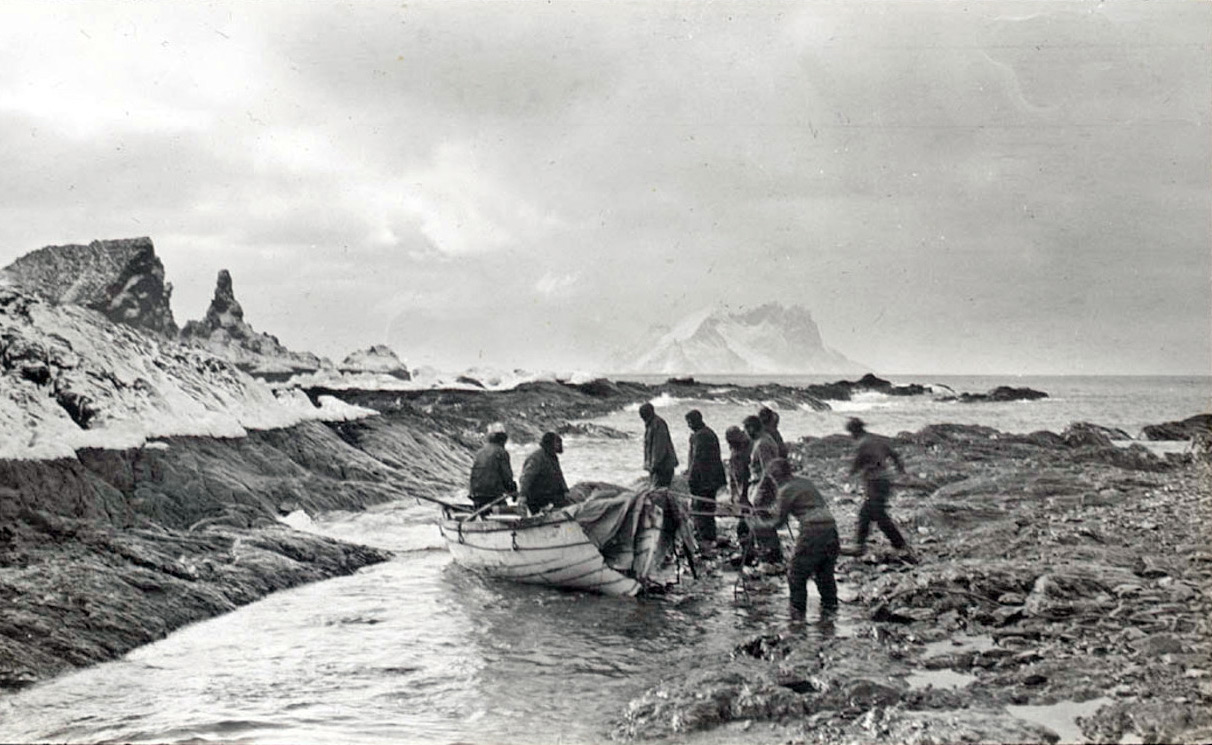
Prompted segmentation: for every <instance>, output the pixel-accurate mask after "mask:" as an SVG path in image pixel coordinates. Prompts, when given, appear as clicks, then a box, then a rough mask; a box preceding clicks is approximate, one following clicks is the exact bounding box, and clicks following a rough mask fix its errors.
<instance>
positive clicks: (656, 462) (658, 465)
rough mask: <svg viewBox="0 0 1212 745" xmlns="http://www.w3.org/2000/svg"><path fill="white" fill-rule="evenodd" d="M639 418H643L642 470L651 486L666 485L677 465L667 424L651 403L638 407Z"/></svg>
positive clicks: (676, 455)
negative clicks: (646, 473) (649, 479)
mask: <svg viewBox="0 0 1212 745" xmlns="http://www.w3.org/2000/svg"><path fill="white" fill-rule="evenodd" d="M640 419H643V420H644V470H645V471H647V472H648V475H649V477H650V478H651V479H652V485H653V486H665V487H668V486H669V485H670V484H672V483H673V472H674V470H676V469H677V467H678V454H677V453H676V452H674V450H673V440H672V439H671V438H670V437H669V425H668V424H666V423H665V420H664V419H662V418H660V417H659V416H657V414H656V409H654V408H653V407H652V404H647V403H646V404H644V405H643V406H641V407H640Z"/></svg>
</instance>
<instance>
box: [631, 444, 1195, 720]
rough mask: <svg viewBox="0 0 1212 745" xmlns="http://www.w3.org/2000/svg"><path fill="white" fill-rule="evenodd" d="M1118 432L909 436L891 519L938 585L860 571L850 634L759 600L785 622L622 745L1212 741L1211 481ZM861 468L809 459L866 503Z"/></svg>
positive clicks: (776, 595)
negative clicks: (848, 476)
mask: <svg viewBox="0 0 1212 745" xmlns="http://www.w3.org/2000/svg"><path fill="white" fill-rule="evenodd" d="M1098 429H1099V428H1096V427H1091V426H1089V425H1083V426H1077V427H1071V428H1070V429H1069V430H1066V432H1065V433H1062V434H1059V435H1057V434H1052V433H1043V432H1041V433H1035V434H1032V435H1009V434H1005V433H1000V432H997V431H995V430H992V429H989V428H987V427H976V426H960V425H937V426H930V427H926V428H924V429H922V430H921V431H919V432H916V433H901V434H900V435H899V436H898V437H897V438H896V446H897V447H898V449H899V451H900V452H901V454H902V456H904V457H905V460H906V465H907V468H908V469H909V476H908V477H906V478H905V479H903V482H902V483H901V484H900V485H899V486H898V490H897V493H898V496H897V498H896V499H895V501H894V507H893V514H894V516H895V517H896V519H898V521H900V523H901V524H902V526H904V527H906V528H908V530H909V532H910V535H911V536H912V540H913V543H914V544H915V548H916V551H917V553H918V554H919V557H920V563H917V564H908V563H904V562H902V561H900V560H898V559H897V558H896V557H895V556H894V555H892V554H891V553H880V552H878V551H877V552H875V553H874V554H869V555H868V556H867V557H864V558H862V559H847V558H843V559H842V560H841V562H840V564H839V567H838V578H839V583H840V588H841V593H842V597H843V600H844V601H848V602H845V603H844V607H845V608H846V610H845V611H844V615H846V616H847V617H848V619H849V620H848V621H847V622H846V623H845V624H839V625H838V628H833V627H830V626H826V627H819V628H818V627H811V626H810V627H809V628H807V629H802V628H800V629H797V628H793V627H789V626H788V624H787V622H786V621H784V620H782V619H785V618H786V609H785V608H784V607H783V605H784V603H785V602H786V600H785V597H786V594H785V593H786V591H785V581H784V580H783V579H782V577H778V576H776V577H769V578H763V577H756V578H754V579H753V580H751V581H750V585H751V591H750V598H751V602H752V603H753V604H754V605H755V606H756V607H758V608H764V609H765V610H766V612H767V614H768V616H769V617H771V618H772V619H778V620H772V621H771V622H769V623H768V624H767V627H766V628H762V629H755V633H754V634H753V635H751V636H748V637H740V638H738V639H736V640H735V645H734V647H733V652H732V654H731V655H729V656H728V657H726V658H722V659H717V660H710V661H702V660H701V661H699V662H698V664H697V665H696V669H697V670H698V671H699V672H698V673H697V674H696V676H695V677H694V678H693V679H689V680H686V679H681V680H670V681H668V682H667V683H665V684H662V685H660V686H658V687H656V688H654V689H652V690H650V691H648V692H647V693H646V694H644V695H643V696H641V697H639V698H637V699H636V700H634V701H633V702H632V703H631V705H630V707H629V709H628V711H627V713H626V715H625V717H624V718H623V720H622V721H621V722H620V724H619V727H618V730H617V732H616V733H615V734H616V736H617V737H620V738H623V739H651V738H661V739H665V740H667V741H671V742H703V743H714V742H737V743H744V742H753V743H758V742H787V743H803V742H822V743H824V742H828V743H837V742H870V741H876V740H878V741H895V742H909V743H945V742H961V741H963V742H975V741H981V742H1050V741H1056V736H1057V734H1061V733H1063V736H1064V738H1065V739H1066V740H1067V741H1072V740H1075V739H1078V738H1079V737H1085V738H1089V739H1090V740H1092V741H1098V742H1130V741H1135V742H1206V741H1208V740H1209V739H1212V708H1210V707H1209V704H1210V703H1212V635H1210V633H1209V632H1210V630H1212V629H1210V622H1209V620H1208V619H1209V618H1212V596H1210V592H1209V591H1210V590H1212V551H1210V550H1209V543H1208V528H1207V526H1208V524H1209V522H1208V518H1209V517H1210V512H1212V478H1210V477H1212V464H1210V462H1209V461H1208V460H1207V458H1206V454H1204V456H1203V457H1202V458H1194V459H1192V458H1191V457H1190V456H1188V455H1185V454H1178V455H1172V456H1171V457H1168V458H1158V457H1157V456H1155V455H1153V454H1152V453H1150V452H1148V451H1146V450H1144V449H1143V448H1140V447H1139V446H1136V447H1132V448H1128V449H1121V448H1118V447H1116V446H1113V445H1111V443H1110V441H1109V439H1108V438H1107V436H1106V435H1105V434H1099V433H1098ZM1092 433H1095V434H1092ZM851 448H852V443H851V442H850V441H848V440H847V439H846V438H843V437H836V436H835V437H827V438H823V439H812V440H807V441H805V442H803V443H800V444H799V446H798V448H797V452H796V457H797V459H798V461H799V463H800V467H801V468H803V469H804V471H805V472H806V473H807V474H809V475H810V476H811V477H812V478H813V479H814V480H816V481H817V482H818V483H819V484H821V485H822V486H823V487H824V489H825V491H826V492H827V493H830V494H839V493H846V492H845V487H844V481H845V467H846V465H847V462H848V460H847V457H848V455H849V453H850V451H851ZM859 501H860V500H859V498H858V496H857V495H850V494H847V496H844V497H842V498H840V499H838V500H836V502H835V504H834V513H835V515H836V516H837V518H838V520H839V525H843V526H846V528H850V527H851V526H853V524H854V522H853V521H854V520H855V517H856V511H857V507H858V504H859ZM717 574H719V570H718V569H717ZM720 576H722V577H724V578H727V577H729V576H730V574H729V573H728V572H723V573H722V574H720ZM753 587H756V589H753ZM812 610H813V609H812V607H811V606H810V613H811V612H812ZM1045 717H1047V718H1046V719H1045ZM1033 718H1034V721H1033ZM1044 721H1047V722H1048V724H1049V725H1050V726H1049V727H1045V726H1043V724H1041V723H1040V722H1044Z"/></svg>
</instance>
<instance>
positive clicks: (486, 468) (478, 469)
mask: <svg viewBox="0 0 1212 745" xmlns="http://www.w3.org/2000/svg"><path fill="white" fill-rule="evenodd" d="M507 442H509V435H508V433H506V432H505V428H504V427H503V426H501V425H499V424H494V425H492V426H491V427H489V432H488V441H487V442H486V443H485V444H484V447H482V448H480V450H479V452H477V453H476V456H475V460H473V461H472V464H471V485H470V488H469V489H468V494H469V496H470V497H471V501H472V505H473V508H474V509H475V511H476V512H486V511H488V509H489V508H491V507H493V506H495V505H498V504H501V503H502V502H504V501H505V500H506V499H508V498H511V497H512V498H516V500H517V504H518V510H519V511H520V512H521V513H522V514H526V513H527V512H528V511H529V512H542V511H543V510H544V509H547V508H549V507H550V508H551V509H558V508H560V507H564V506H565V505H567V504H568V483H567V482H566V481H565V480H564V471H563V469H561V468H560V453H562V452H564V441H563V440H562V439H561V438H560V436H559V435H557V434H556V433H555V432H545V433H543V436H542V437H541V438H540V439H539V447H538V448H536V449H535V451H534V452H533V453H531V454H530V455H528V456H526V461H525V462H524V463H523V464H522V479H521V483H520V484H519V483H517V482H515V481H514V480H513V468H512V467H511V466H510V463H509V452H508V451H506V450H505V443H507Z"/></svg>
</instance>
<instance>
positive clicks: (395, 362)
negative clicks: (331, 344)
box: [337, 344, 412, 380]
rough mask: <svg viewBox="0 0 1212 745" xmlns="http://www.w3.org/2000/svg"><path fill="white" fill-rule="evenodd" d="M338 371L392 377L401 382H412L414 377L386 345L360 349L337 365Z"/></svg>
mask: <svg viewBox="0 0 1212 745" xmlns="http://www.w3.org/2000/svg"><path fill="white" fill-rule="evenodd" d="M337 370H339V371H340V372H343V373H350V374H355V375H356V374H358V373H372V374H382V375H390V376H392V377H393V378H399V379H400V380H411V379H412V375H411V374H410V373H409V372H408V368H407V367H405V366H404V363H403V362H401V361H400V358H399V357H398V356H396V353H395V352H393V351H392V350H391V347H388V346H387V345H385V344H375V345H374V346H372V347H369V348H367V349H360V350H358V351H356V352H353V353H352V354H350V355H349V356H348V357H346V358H345V359H344V360H342V361H341V364H340V365H337Z"/></svg>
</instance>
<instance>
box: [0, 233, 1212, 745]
mask: <svg viewBox="0 0 1212 745" xmlns="http://www.w3.org/2000/svg"><path fill="white" fill-rule="evenodd" d="M3 276H4V281H3V282H2V283H0V383H2V384H3V395H0V444H2V445H3V448H2V450H0V597H3V600H4V611H3V613H2V614H0V688H4V689H10V690H17V689H21V688H25V687H28V686H30V685H32V684H34V683H37V682H39V681H43V680H46V679H48V678H51V677H53V676H56V675H59V674H61V673H64V672H67V671H71V670H74V669H78V668H81V667H85V666H88V665H92V664H94V663H98V662H102V661H107V660H113V659H116V658H118V657H121V656H122V655H124V654H125V653H127V652H129V651H131V650H133V649H135V648H137V647H139V646H141V645H145V644H147V643H149V642H152V641H154V640H157V639H161V638H163V637H165V636H166V635H167V634H169V633H171V632H172V631H174V630H176V629H179V628H181V627H183V626H185V625H188V624H191V623H194V622H197V621H201V620H203V619H207V618H211V617H214V616H217V615H219V614H223V613H226V612H228V611H231V610H233V609H235V608H237V607H239V606H242V605H246V604H248V603H251V602H253V601H255V600H258V599H260V598H263V597H265V596H267V595H268V594H270V593H273V592H275V591H277V590H282V589H285V588H289V587H294V586H298V585H301V584H304V583H309V582H315V581H319V580H324V579H328V578H333V577H338V576H342V575H348V574H350V573H353V572H357V571H358V570H359V569H362V568H364V567H368V566H371V565H374V564H376V563H379V562H383V561H386V560H388V559H389V558H390V555H389V553H388V552H386V551H384V550H381V549H376V548H370V547H366V546H361V545H357V544H354V543H350V542H344V541H339V540H334V539H331V538H326V537H322V536H319V535H316V534H313V533H308V532H302V531H299V530H295V529H293V528H291V527H290V526H289V525H288V524H286V522H288V521H289V519H290V518H291V517H292V516H297V515H300V514H305V515H307V516H311V517H317V516H321V515H323V514H325V513H327V512H331V511H334V510H342V511H351V512H357V511H360V510H365V509H367V508H369V507H373V506H375V505H382V504H385V503H389V502H392V501H395V500H402V499H410V498H411V499H434V500H450V501H461V499H462V494H463V493H464V492H465V481H466V474H467V469H468V467H469V464H470V459H471V453H472V452H473V449H474V448H475V447H477V446H478V445H479V444H480V442H481V439H482V436H483V433H484V431H485V429H486V428H487V426H488V425H489V424H490V423H493V422H504V423H505V425H506V428H507V429H508V431H509V434H510V436H511V438H512V440H513V441H515V442H519V443H530V442H533V441H535V440H537V438H538V436H539V435H540V434H541V433H542V432H544V431H547V430H552V431H558V432H562V433H565V434H569V435H575V436H579V437H584V438H586V439H587V441H593V440H594V439H595V438H600V439H609V438H626V437H628V435H627V434H626V433H623V432H618V431H616V430H613V429H611V428H609V427H606V426H604V425H601V424H595V423H593V422H588V421H587V420H591V419H594V418H596V417H601V416H603V415H606V414H609V413H611V412H618V411H620V410H622V409H624V408H626V407H629V406H634V405H635V404H638V403H640V402H644V401H650V400H655V399H667V400H680V401H687V400H689V401H700V402H708V403H729V404H736V405H742V406H753V407H756V406H757V405H758V404H760V403H765V404H771V405H775V406H779V407H784V408H788V409H794V410H805V411H828V410H830V408H831V407H832V406H837V405H839V403H841V402H848V401H850V400H851V399H852V398H854V397H858V396H865V395H873V394H878V395H881V396H889V397H898V396H910V397H911V396H919V397H920V396H935V397H936V398H937V400H940V401H953V402H955V403H957V404H958V403H963V404H971V405H972V406H982V405H987V404H988V403H989V402H1004V401H1007V400H1015V401H1017V400H1021V401H1033V400H1037V399H1040V398H1046V396H1047V393H1046V392H1044V391H1038V390H1033V389H1030V388H1023V387H1012V386H999V387H997V388H994V389H992V390H990V391H987V392H980V391H976V392H956V391H951V390H944V391H941V392H940V391H936V390H935V389H932V388H931V387H930V386H929V385H927V384H923V383H914V384H908V385H894V384H892V383H890V382H889V381H887V380H883V379H881V378H878V377H876V376H873V375H869V376H865V377H862V378H859V379H856V380H851V381H836V382H833V383H828V384H819V385H800V386H793V385H779V384H765V383H763V384H752V383H741V384H732V383H729V384H720V383H712V384H706V383H702V382H699V381H696V380H694V379H693V378H671V379H669V380H666V381H664V382H660V383H638V382H628V381H613V380H607V379H604V378H588V377H580V378H572V377H569V378H560V377H558V376H547V377H540V378H535V379H531V380H528V381H525V382H520V383H509V384H501V383H500V382H498V381H489V380H486V379H479V378H476V377H474V376H472V375H462V376H459V377H457V378H454V379H452V380H449V381H438V382H436V383H433V384H423V383H420V382H418V381H417V380H416V376H415V375H413V374H412V373H410V372H409V371H408V370H407V369H406V368H405V367H404V365H403V364H402V363H401V362H400V361H399V359H398V358H397V357H396V356H395V354H394V353H393V352H391V350H388V349H386V348H378V347H375V348H371V349H370V350H365V351H363V352H360V353H355V354H353V355H351V356H350V357H349V358H347V359H346V360H345V361H344V362H342V363H340V364H339V365H333V364H332V363H330V362H327V361H326V360H323V359H321V358H319V357H316V356H315V355H311V354H309V353H297V352H291V351H290V350H287V349H286V348H285V347H283V346H282V345H281V343H280V342H279V341H278V340H277V339H276V338H275V337H272V336H269V335H267V334H263V333H258V332H256V331H254V330H253V329H252V327H251V326H250V325H249V324H248V323H247V322H246V321H245V319H244V316H243V311H242V309H241V307H240V305H239V303H238V302H237V301H236V299H235V294H234V290H233V281H232V277H231V276H230V275H229V274H228V273H227V272H222V273H220V275H219V278H218V283H217V287H216V292H215V297H214V300H213V302H212V305H211V308H210V309H209V310H208V312H207V314H206V316H205V318H204V319H203V320H202V321H193V322H189V323H187V324H186V325H185V327H184V331H179V330H178V326H177V324H176V322H175V320H174V319H173V316H172V312H171V309H170V308H169V305H168V303H169V298H170V295H171V287H170V286H168V285H167V283H165V282H164V273H163V267H162V266H160V263H159V260H158V259H156V258H155V255H154V248H153V247H152V245H151V242H150V240H148V239H135V240H132V241H116V242H100V241H99V242H96V243H94V244H92V245H90V246H74V247H49V248H47V249H43V250H42V251H39V252H35V254H31V255H30V256H29V257H26V258H25V259H22V260H20V261H19V262H17V263H16V264H14V265H13V266H12V267H10V268H9V269H8V270H6V272H5V273H4V275H3ZM67 276H73V277H76V281H74V282H71V283H68V282H65V281H63V279H62V278H63V277H67ZM1192 413H1193V414H1196V413H1197V412H1192ZM888 434H893V433H888ZM1208 435H1209V417H1208V415H1206V414H1204V415H1201V416H1195V417H1192V418H1191V419H1186V420H1183V421H1174V422H1156V423H1155V426H1152V427H1147V428H1145V430H1144V431H1143V432H1142V433H1140V434H1139V438H1142V439H1133V438H1134V437H1136V436H1137V434H1136V433H1128V432H1123V431H1121V430H1117V429H1115V428H1112V427H1105V426H1100V425H1099V424H1098V423H1084V422H1081V423H1074V424H1072V425H1070V426H1069V427H1067V428H1065V429H1063V431H1060V432H1048V431H1038V432H1034V433H1029V434H1015V433H1007V432H1001V431H998V430H996V429H993V428H990V427H985V426H978V425H972V424H948V423H945V422H939V423H937V424H933V425H930V426H926V427H924V428H921V429H919V430H917V431H913V432H900V433H897V434H895V437H894V440H893V442H894V445H895V446H896V447H897V448H898V450H899V451H900V452H901V454H902V456H903V457H904V459H905V461H906V466H907V470H908V475H907V476H906V477H905V478H904V479H903V480H902V481H901V483H898V484H897V486H896V490H897V494H898V496H897V499H896V502H895V505H894V508H893V513H894V515H895V517H896V519H897V520H898V521H900V522H901V524H902V525H903V526H905V527H906V528H907V530H908V532H909V534H910V536H911V541H912V543H913V544H914V546H915V548H916V550H917V553H918V556H919V559H920V560H919V562H918V563H914V564H909V563H904V562H903V561H900V560H899V559H897V558H896V557H895V556H893V555H891V554H888V553H886V552H882V551H880V550H876V551H875V552H873V553H872V554H870V555H868V556H866V557H864V558H861V559H843V560H842V561H841V562H840V564H839V568H838V577H839V581H840V583H841V587H842V593H843V595H842V597H843V601H844V604H845V605H846V606H847V607H848V608H849V609H850V612H849V616H850V617H851V618H854V619H857V620H855V621H854V622H852V623H850V624H849V625H848V627H847V628H846V629H844V630H843V631H837V630H834V629H830V628H827V627H819V628H818V627H815V626H812V625H811V624H810V626H809V628H808V629H800V628H793V627H788V625H787V623H786V621H785V615H786V610H785V607H784V606H785V602H786V581H785V579H784V578H783V577H782V576H781V575H767V574H762V573H756V574H752V572H753V570H752V569H749V568H741V569H738V568H737V567H735V566H733V565H732V564H731V563H730V562H729V555H728V553H727V552H724V554H722V555H721V556H720V557H719V558H717V559H715V560H712V561H711V562H709V564H708V567H707V572H706V573H705V576H704V577H703V578H702V580H701V582H700V583H697V584H692V585H690V586H689V587H687V588H685V589H684V590H681V591H680V592H681V593H682V596H681V597H680V598H679V599H678V600H677V602H695V598H696V594H697V596H701V597H706V596H707V595H709V594H710V593H712V592H718V591H719V590H720V588H727V587H728V586H729V585H731V584H734V583H738V582H739V583H740V584H742V585H743V586H744V589H745V594H744V602H745V603H748V604H751V605H753V606H754V607H758V608H763V609H765V611H766V613H765V614H764V617H766V618H767V619H768V620H767V621H764V622H762V623H759V624H756V625H755V626H754V627H753V628H750V629H745V630H743V632H742V631H738V632H737V633H736V635H735V638H729V639H726V640H724V641H725V642H726V644H725V646H727V647H729V648H730V649H731V650H732V651H731V653H729V654H726V655H722V656H720V657H719V658H717V659H701V658H700V659H698V660H697V661H696V664H694V665H693V666H690V665H688V666H687V668H686V669H689V670H691V672H690V673H689V674H686V673H685V671H684V670H683V671H682V672H679V674H678V675H677V676H676V677H674V678H671V679H669V680H667V681H664V682H661V683H660V684H658V685H656V686H654V687H652V688H651V689H650V690H648V691H646V692H644V693H643V694H642V695H640V696H638V697H636V698H635V699H634V700H632V701H631V702H630V704H626V705H621V706H620V711H619V715H618V721H617V726H616V727H615V729H614V731H613V732H611V733H603V738H605V737H607V736H613V737H615V738H619V739H636V740H653V739H658V740H663V741H673V742H755V743H756V742H773V741H778V742H861V741H871V740H896V741H906V742H920V743H927V742H955V741H986V742H1012V741H1013V742H1035V741H1041V740H1055V739H1056V737H1057V735H1058V734H1060V735H1061V737H1062V738H1066V737H1069V738H1071V737H1073V734H1072V733H1077V736H1079V737H1085V738H1089V739H1093V740H1099V741H1120V742H1128V741H1141V742H1160V741H1184V742H1200V741H1207V740H1208V739H1212V714H1210V713H1209V712H1210V709H1209V704H1210V703H1212V637H1210V636H1209V622H1208V618H1209V617H1210V616H1212V601H1210V598H1209V591H1210V590H1212V551H1210V549H1209V541H1208V538H1209V536H1208V528H1207V525H1208V524H1209V518H1210V517H1212V514H1210V513H1212V461H1210V460H1209V451H1208V447H1207V443H1208ZM1149 439H1156V440H1168V441H1182V440H1186V441H1189V442H1190V443H1191V444H1190V446H1189V447H1187V448H1186V449H1185V451H1183V452H1169V453H1163V454H1158V453H1156V452H1154V451H1153V450H1151V449H1149V448H1147V447H1145V446H1144V445H1143V444H1142V443H1143V442H1144V441H1145V440H1149ZM791 444H792V459H793V461H794V464H795V466H796V468H797V469H799V470H801V471H802V472H803V473H805V474H806V475H808V476H809V477H810V478H812V479H813V480H814V481H816V482H818V483H819V484H820V485H821V486H822V487H823V488H824V489H825V490H826V491H827V492H829V493H830V494H841V495H843V496H842V497H840V498H838V499H837V500H836V501H835V502H834V505H833V510H834V513H835V515H836V516H837V518H838V521H839V525H841V526H844V529H848V528H849V526H851V525H853V521H854V519H855V512H856V510H857V508H858V503H859V501H860V500H859V498H858V497H857V495H855V494H852V493H851V492H850V490H849V487H848V486H847V484H846V478H845V472H846V468H847V466H848V458H849V457H850V454H851V452H852V447H853V443H852V441H850V440H848V439H846V438H843V437H840V436H829V437H806V438H803V439H800V440H798V441H796V442H794V443H791ZM724 522H725V523H727V521H726V520H725V521H724ZM738 571H743V572H746V575H745V577H743V578H742V579H738V577H737V572H738ZM657 602H660V601H659V600H658V601H657ZM812 610H813V608H812V606H811V605H810V613H811V612H812ZM686 653H687V655H691V654H693V650H689V649H688V650H686ZM1048 707H1054V708H1055V709H1056V711H1057V712H1059V714H1055V716H1056V717H1059V720H1060V721H1062V722H1063V723H1064V725H1065V726H1067V727H1070V728H1076V729H1067V730H1064V732H1063V733H1058V732H1057V727H1058V726H1059V725H1053V726H1052V727H1050V728H1049V727H1048V726H1046V725H1045V724H1042V723H1039V722H1040V721H1042V720H1041V719H1040V717H1043V716H1045V714H1041V713H1039V712H1045V713H1046V712H1047V711H1048ZM1073 712H1079V713H1080V716H1076V715H1073ZM1071 715H1073V716H1071ZM1033 716H1035V717H1036V720H1033V719H1032V717H1033Z"/></svg>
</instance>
